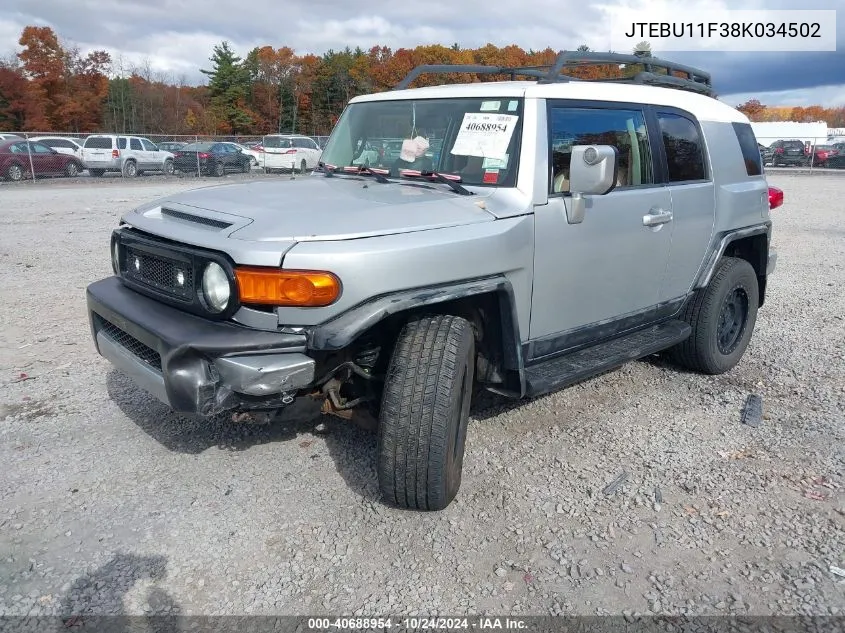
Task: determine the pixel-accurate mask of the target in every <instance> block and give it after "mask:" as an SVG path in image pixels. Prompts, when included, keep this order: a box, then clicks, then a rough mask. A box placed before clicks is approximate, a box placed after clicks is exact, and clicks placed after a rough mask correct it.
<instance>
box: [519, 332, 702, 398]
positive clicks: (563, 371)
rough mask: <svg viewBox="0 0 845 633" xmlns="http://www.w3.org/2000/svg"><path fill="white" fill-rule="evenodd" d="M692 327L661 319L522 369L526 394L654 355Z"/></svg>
mask: <svg viewBox="0 0 845 633" xmlns="http://www.w3.org/2000/svg"><path fill="white" fill-rule="evenodd" d="M691 332H692V328H690V326H689V325H687V324H686V323H684V322H683V321H677V320H672V321H665V322H663V323H660V324H658V325H653V326H651V327H649V328H646V329H644V330H638V331H637V332H633V333H632V334H627V335H625V336H621V337H619V338H615V339H612V340H610V341H607V342H604V343H599V344H597V345H593V346H591V347H587V348H585V349H581V350H578V351H577V352H572V353H570V354H566V355H564V356H556V357H554V358H550V359H549V360H545V361H540V362H539V363H537V364H535V365H530V366H528V367H526V368H525V386H526V395H527V396H529V397H535V396H540V395H543V394H546V393H550V392H552V391H556V390H558V389H561V388H563V387H566V386H569V385H573V384H575V383H577V382H581V381H582V380H585V379H587V378H590V377H592V376H596V375H597V374H601V373H604V372H606V371H609V370H611V369H616V368H617V367H621V366H622V365H624V364H625V363H627V362H629V361H632V360H637V359H638V358H643V357H645V356H649V355H650V354H656V353H657V352H660V351H662V350H664V349H666V348H668V347H672V346H673V345H675V344H677V343H680V342H681V341H683V340H685V339H686V338H688V337H689V335H690V333H691Z"/></svg>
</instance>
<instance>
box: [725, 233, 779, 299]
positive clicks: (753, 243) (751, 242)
mask: <svg viewBox="0 0 845 633" xmlns="http://www.w3.org/2000/svg"><path fill="white" fill-rule="evenodd" d="M723 255H724V256H725V257H738V258H739V259H744V260H745V261H747V262H748V263H749V264H751V266H752V268H754V272H755V273H756V275H757V284H758V286H759V288H760V299H759V305H760V306H762V305H763V302H764V300H765V296H766V266H767V265H768V255H769V237H768V236H767V235H764V234H761V235H751V236H749V237H744V238H742V239H738V240H734V241H733V242H731V243H730V244H728V246H727V248H726V249H725V252H724V254H723Z"/></svg>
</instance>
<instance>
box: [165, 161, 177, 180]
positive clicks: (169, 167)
mask: <svg viewBox="0 0 845 633" xmlns="http://www.w3.org/2000/svg"><path fill="white" fill-rule="evenodd" d="M174 171H175V169H174V168H173V161H172V160H166V161H164V175H165V176H172V175H173V172H174Z"/></svg>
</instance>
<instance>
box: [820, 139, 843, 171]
mask: <svg viewBox="0 0 845 633" xmlns="http://www.w3.org/2000/svg"><path fill="white" fill-rule="evenodd" d="M831 147H833V149H835V150H836V154H834V155H832V156H828V157H827V159H826V160H825V165H824V166H825V167H829V168H831V169H845V143H833V144H832V145H831Z"/></svg>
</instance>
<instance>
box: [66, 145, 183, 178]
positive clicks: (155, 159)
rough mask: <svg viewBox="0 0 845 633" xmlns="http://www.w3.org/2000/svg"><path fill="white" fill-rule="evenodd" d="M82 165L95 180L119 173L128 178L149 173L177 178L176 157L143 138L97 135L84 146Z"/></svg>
mask: <svg viewBox="0 0 845 633" xmlns="http://www.w3.org/2000/svg"><path fill="white" fill-rule="evenodd" d="M82 162H83V163H85V167H86V168H87V169H88V173H89V174H91V175H92V176H102V175H103V174H104V173H106V172H114V171H116V172H119V173H121V174H122V175H123V176H124V177H126V178H134V177H135V176H140V175H141V174H143V173H144V172H145V171H160V172H163V173H164V174H166V175H168V176H170V175H172V174H173V154H172V153H170V152H166V151H164V150H161V149H159V148H158V146H157V145H156V144H155V143H153V142H152V141H150V140H149V139H146V138H144V137H142V136H124V135H118V134H94V135H92V136H89V137H88V138H86V139H85V142H84V143H83V145H82Z"/></svg>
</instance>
